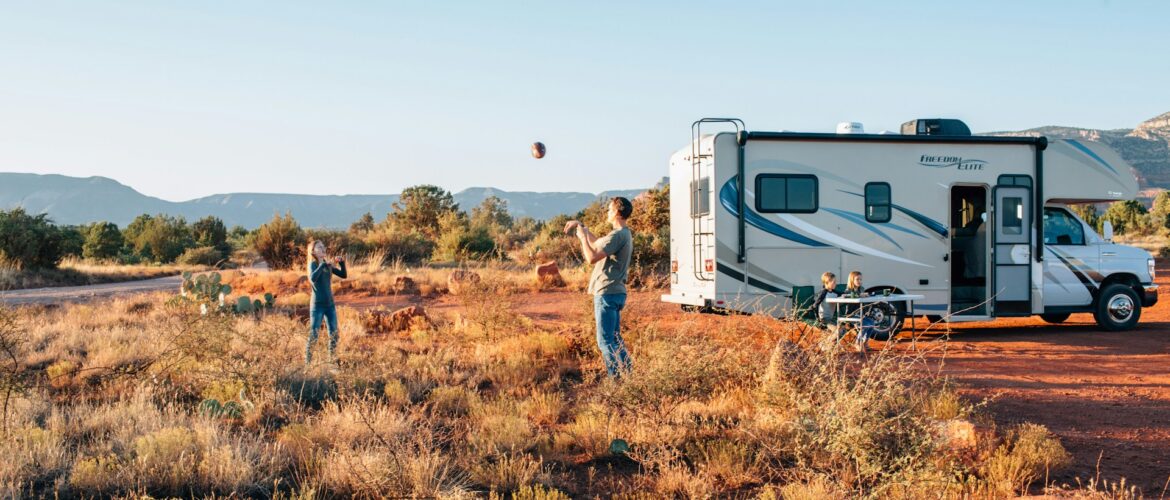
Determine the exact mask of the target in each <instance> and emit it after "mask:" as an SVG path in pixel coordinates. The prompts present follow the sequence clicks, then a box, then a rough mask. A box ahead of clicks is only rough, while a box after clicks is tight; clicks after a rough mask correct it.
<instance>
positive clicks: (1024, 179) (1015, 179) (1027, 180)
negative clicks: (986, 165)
mask: <svg viewBox="0 0 1170 500" xmlns="http://www.w3.org/2000/svg"><path fill="white" fill-rule="evenodd" d="M999 185H1000V186H1024V187H1029V188H1030V187H1032V178H1031V177H1028V176H1026V175H1009V174H1004V175H1001V176H999Z"/></svg>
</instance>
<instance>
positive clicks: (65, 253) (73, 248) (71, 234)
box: [58, 226, 89, 257]
mask: <svg viewBox="0 0 1170 500" xmlns="http://www.w3.org/2000/svg"><path fill="white" fill-rule="evenodd" d="M58 229H60V231H61V256H62V257H81V253H82V251H83V248H82V247H83V246H84V245H85V231H86V230H87V229H89V228H87V227H86V226H63V227H60V228H58Z"/></svg>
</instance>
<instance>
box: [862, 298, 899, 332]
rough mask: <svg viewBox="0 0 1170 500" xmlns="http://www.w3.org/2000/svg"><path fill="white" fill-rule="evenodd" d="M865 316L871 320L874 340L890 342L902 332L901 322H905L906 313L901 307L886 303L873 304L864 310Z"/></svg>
mask: <svg viewBox="0 0 1170 500" xmlns="http://www.w3.org/2000/svg"><path fill="white" fill-rule="evenodd" d="M866 316H869V318H870V319H872V320H873V336H872V338H873V339H874V340H883V341H884V340H890V337H893V336H894V335H897V333H898V332H899V331H901V330H902V322H903V321H905V320H906V311H904V310H903V309H902V308H901V307H899V306H895V305H892V304H889V303H887V302H878V303H875V304H874V305H873V306H872V307H867V308H866Z"/></svg>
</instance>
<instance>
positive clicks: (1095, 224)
mask: <svg viewBox="0 0 1170 500" xmlns="http://www.w3.org/2000/svg"><path fill="white" fill-rule="evenodd" d="M1069 208H1070V209H1072V212H1073V213H1074V214H1077V217H1080V218H1081V220H1083V221H1085V223H1086V224H1088V225H1089V227H1091V228H1093V229H1095V230H1096V231H1097V232H1101V214H1099V213H1097V205H1094V204H1092V203H1081V204H1077V205H1070V206H1069Z"/></svg>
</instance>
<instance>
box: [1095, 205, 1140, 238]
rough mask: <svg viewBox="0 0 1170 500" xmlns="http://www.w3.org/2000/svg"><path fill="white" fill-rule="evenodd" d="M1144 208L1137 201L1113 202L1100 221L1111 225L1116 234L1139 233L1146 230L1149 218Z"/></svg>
mask: <svg viewBox="0 0 1170 500" xmlns="http://www.w3.org/2000/svg"><path fill="white" fill-rule="evenodd" d="M1146 214H1147V212H1146V207H1145V205H1142V204H1141V202H1139V201H1137V200H1126V201H1118V202H1114V203H1113V204H1112V205H1109V209H1108V210H1106V211H1105V215H1103V216H1101V218H1102V219H1104V220H1107V221H1109V222H1112V223H1113V232H1114V233H1116V234H1126V233H1141V232H1143V231H1145V230H1147V229H1148V221H1149V218H1148V217H1147V216H1146Z"/></svg>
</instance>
